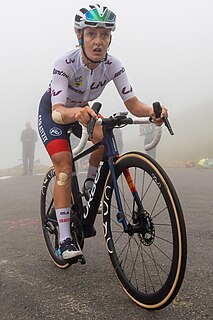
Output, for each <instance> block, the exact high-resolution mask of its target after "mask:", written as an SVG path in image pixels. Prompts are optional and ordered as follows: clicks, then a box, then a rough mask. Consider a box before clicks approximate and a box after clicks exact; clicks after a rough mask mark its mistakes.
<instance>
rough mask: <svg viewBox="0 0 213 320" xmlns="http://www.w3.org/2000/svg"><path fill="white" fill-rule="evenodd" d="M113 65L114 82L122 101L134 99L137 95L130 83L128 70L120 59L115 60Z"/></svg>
mask: <svg viewBox="0 0 213 320" xmlns="http://www.w3.org/2000/svg"><path fill="white" fill-rule="evenodd" d="M113 64H114V66H113V67H114V68H113V70H114V75H113V81H114V84H115V86H116V88H117V90H118V93H119V95H120V97H121V99H122V100H123V101H124V102H125V101H126V100H128V99H130V98H132V97H134V96H135V93H134V90H133V88H132V86H131V84H130V83H129V80H128V77H127V73H126V70H125V68H124V66H123V65H122V63H121V62H120V61H119V60H118V59H115V58H114V61H113Z"/></svg>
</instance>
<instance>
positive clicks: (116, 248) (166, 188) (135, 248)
mask: <svg viewBox="0 0 213 320" xmlns="http://www.w3.org/2000/svg"><path fill="white" fill-rule="evenodd" d="M153 105H154V106H155V113H156V115H157V113H158V111H159V109H160V108H161V106H160V105H159V103H155V104H153ZM93 108H94V110H95V111H96V113H97V114H98V109H99V108H100V104H99V103H95V104H94V105H93ZM158 116H159V114H158ZM149 121H150V119H149V118H135V119H134V118H130V117H128V115H127V113H126V112H123V113H118V114H114V115H113V116H111V117H108V118H99V119H98V120H97V121H96V123H95V121H94V119H91V121H90V122H89V124H88V127H87V130H86V129H84V130H83V133H82V139H81V141H80V144H79V146H78V147H77V148H76V149H75V150H73V154H76V155H74V156H73V174H72V179H71V187H72V188H71V189H72V193H71V203H72V208H71V226H70V227H71V234H72V237H73V239H75V241H76V243H77V244H79V246H80V247H81V249H83V246H84V241H85V238H87V237H89V236H91V235H90V234H88V230H91V229H92V228H93V225H94V222H95V219H96V215H97V212H98V209H99V205H100V203H102V217H103V224H102V225H103V233H104V238H105V243H106V248H107V251H108V254H109V257H110V260H111V263H112V266H113V268H114V270H115V274H116V275H117V277H118V279H119V280H120V282H121V285H122V287H123V289H124V291H125V292H126V293H127V295H128V296H129V297H130V298H131V299H132V300H133V301H134V302H135V303H137V304H138V305H139V306H141V307H143V308H146V309H150V310H154V309H161V308H164V307H166V306H167V305H168V304H169V303H170V302H171V301H172V300H173V299H174V298H175V296H176V295H177V293H178V291H179V289H180V287H181V284H182V281H183V278H184V273H185V268H186V260H187V237H186V228H185V223H184V216H183V212H182V208H181V204H180V201H179V199H178V196H177V193H176V191H175V188H174V186H173V184H172V182H171V180H170V179H169V177H168V175H167V174H166V172H165V171H164V169H163V168H162V167H161V166H160V165H159V164H158V163H157V162H156V161H155V160H154V159H152V158H151V157H149V156H148V155H146V154H145V153H142V152H138V151H130V152H127V153H124V154H122V155H119V153H118V150H117V146H116V140H115V137H114V134H113V131H114V130H116V128H122V127H123V126H126V125H130V124H135V123H136V124H141V123H149ZM164 122H165V124H166V126H167V128H168V129H169V130H170V133H171V134H173V132H172V129H171V126H170V123H169V121H168V118H164ZM95 124H96V125H102V127H103V134H104V138H103V140H102V141H100V142H99V143H97V144H95V145H93V146H91V147H89V148H87V149H86V150H83V148H84V145H85V143H86V142H87V140H88V136H89V137H91V135H92V131H93V128H94V125H95ZM158 128H160V129H161V127H158ZM160 129H159V130H160ZM159 132H161V131H158V134H157V135H156V136H158V137H157V138H156V136H155V138H154V140H155V141H154V140H153V141H152V143H151V145H150V146H149V147H153V145H155V144H156V141H157V142H158V141H159V139H160V135H161V134H160V133H159ZM102 145H104V147H105V148H104V150H105V151H104V156H103V159H102V161H101V163H100V166H99V169H98V172H97V175H96V178H95V180H94V184H93V188H92V190H91V193H90V197H89V199H88V200H87V201H86V200H85V198H84V195H83V193H82V191H81V188H80V185H79V177H78V175H77V174H76V170H75V163H76V161H77V160H79V159H81V158H82V157H85V156H86V155H88V154H90V153H91V152H93V151H94V150H96V149H97V148H99V147H100V146H102ZM82 150H83V151H82ZM54 184H55V171H54V168H53V167H52V168H50V169H49V171H48V172H47V174H46V176H45V178H44V181H43V185H42V189H41V200H40V205H41V207H40V211H41V222H42V230H43V235H44V239H45V243H46V246H47V249H48V252H49V253H50V256H51V258H52V260H53V262H54V263H55V264H56V265H57V267H59V268H62V269H66V268H68V267H70V266H71V265H72V264H73V263H76V262H78V261H80V262H81V263H82V264H84V263H85V262H86V261H85V258H84V256H82V257H80V259H78V258H76V259H75V260H73V259H72V260H70V261H69V260H64V259H63V258H62V256H61V254H60V243H59V230H58V223H57V219H56V214H55V209H54V198H53V188H54Z"/></svg>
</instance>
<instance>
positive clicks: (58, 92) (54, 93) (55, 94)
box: [51, 89, 62, 97]
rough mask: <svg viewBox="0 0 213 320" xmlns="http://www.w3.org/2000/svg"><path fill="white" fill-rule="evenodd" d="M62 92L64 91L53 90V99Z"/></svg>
mask: <svg viewBox="0 0 213 320" xmlns="http://www.w3.org/2000/svg"><path fill="white" fill-rule="evenodd" d="M61 92H62V90H58V91H57V92H56V91H55V90H54V89H53V90H51V95H52V96H53V97H55V96H58V95H59V94H60V93H61Z"/></svg>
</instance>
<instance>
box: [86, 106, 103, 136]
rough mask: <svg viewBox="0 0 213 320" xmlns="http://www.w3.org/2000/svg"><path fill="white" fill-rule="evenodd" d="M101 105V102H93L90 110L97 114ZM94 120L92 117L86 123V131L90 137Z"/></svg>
mask: <svg viewBox="0 0 213 320" xmlns="http://www.w3.org/2000/svg"><path fill="white" fill-rule="evenodd" d="M101 106H102V104H101V103H100V102H95V103H93V105H92V110H93V111H95V113H96V114H97V115H98V113H99V111H100V109H101ZM95 122H96V120H95V119H94V118H91V119H90V121H89V122H88V124H87V132H88V135H89V138H92V135H93V129H94V126H95Z"/></svg>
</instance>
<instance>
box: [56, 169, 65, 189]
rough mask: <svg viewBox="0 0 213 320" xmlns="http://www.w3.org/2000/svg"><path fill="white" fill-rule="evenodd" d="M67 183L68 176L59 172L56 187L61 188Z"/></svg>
mask: <svg viewBox="0 0 213 320" xmlns="http://www.w3.org/2000/svg"><path fill="white" fill-rule="evenodd" d="M67 182H68V175H67V174H66V173H64V172H60V173H59V175H58V181H57V185H58V186H59V187H63V186H65V185H66V184H67Z"/></svg>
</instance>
